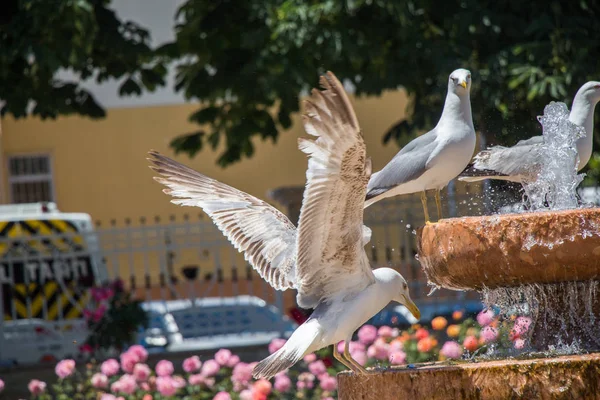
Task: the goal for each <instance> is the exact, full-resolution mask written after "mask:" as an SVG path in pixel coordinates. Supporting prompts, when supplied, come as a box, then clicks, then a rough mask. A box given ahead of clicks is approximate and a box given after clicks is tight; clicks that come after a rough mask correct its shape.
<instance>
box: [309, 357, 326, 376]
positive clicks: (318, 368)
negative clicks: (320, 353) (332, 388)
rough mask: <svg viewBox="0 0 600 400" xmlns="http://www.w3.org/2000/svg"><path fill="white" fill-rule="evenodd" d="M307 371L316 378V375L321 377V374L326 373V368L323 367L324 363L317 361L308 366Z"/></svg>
mask: <svg viewBox="0 0 600 400" xmlns="http://www.w3.org/2000/svg"><path fill="white" fill-rule="evenodd" d="M308 370H309V371H310V373H311V374H313V375H315V376H318V375H321V374H322V373H325V372H327V367H326V366H325V363H324V362H323V361H321V360H317V361H315V362H313V363H310V364H309V365H308Z"/></svg>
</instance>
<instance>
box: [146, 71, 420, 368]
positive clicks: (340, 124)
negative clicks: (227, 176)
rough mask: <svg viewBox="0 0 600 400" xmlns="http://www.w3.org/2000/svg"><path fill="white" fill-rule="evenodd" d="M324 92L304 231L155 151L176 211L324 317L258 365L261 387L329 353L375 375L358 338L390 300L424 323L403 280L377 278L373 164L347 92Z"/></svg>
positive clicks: (315, 105)
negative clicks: (202, 219) (210, 227)
mask: <svg viewBox="0 0 600 400" xmlns="http://www.w3.org/2000/svg"><path fill="white" fill-rule="evenodd" d="M320 83H321V85H322V86H323V87H324V90H323V91H319V90H316V89H313V91H312V96H311V98H310V100H307V101H306V107H305V110H306V111H305V114H304V115H303V123H304V127H305V130H306V132H307V133H308V134H310V135H312V136H316V140H309V139H300V140H299V143H298V146H299V148H300V150H301V151H303V152H304V153H306V154H308V155H309V161H308V170H307V172H306V177H307V183H306V189H305V191H304V199H303V202H302V209H301V212H300V220H299V223H298V229H296V228H295V227H294V225H293V224H292V223H291V222H290V221H289V220H288V218H287V217H286V216H285V215H283V214H282V213H281V212H280V211H278V210H277V209H276V208H274V207H272V206H270V205H269V204H267V203H265V202H264V201H262V200H259V199H257V198H255V197H253V196H251V195H249V194H247V193H244V192H241V191H239V190H237V189H234V188H232V187H231V186H228V185H225V184H223V183H221V182H218V181H216V180H214V179H211V178H209V177H207V176H204V175H202V174H200V173H199V172H196V171H194V170H192V169H190V168H188V167H186V166H184V165H182V164H180V163H178V162H176V161H174V160H171V159H169V158H167V157H165V156H163V155H160V154H159V153H157V152H155V151H151V152H150V158H149V160H150V161H151V162H152V164H153V166H152V167H151V168H152V169H153V170H155V171H156V172H158V173H159V174H160V175H162V177H157V178H155V179H156V180H157V181H158V182H160V183H162V184H163V185H165V186H167V187H168V189H164V192H165V193H167V194H169V195H171V196H173V197H176V198H177V199H175V200H172V202H173V203H175V204H179V205H184V206H197V207H201V208H202V209H203V210H204V211H205V212H206V213H207V214H208V215H209V216H210V217H211V218H212V219H213V221H214V223H215V224H216V225H217V227H218V228H219V229H220V230H221V231H222V232H223V233H224V234H225V235H226V236H227V238H228V239H229V240H230V241H231V242H232V243H233V245H234V246H235V247H236V248H237V249H238V250H239V251H240V252H242V253H243V254H244V256H245V258H246V260H247V261H248V262H249V263H250V264H251V265H252V266H253V267H254V268H255V269H256V271H257V272H258V273H259V274H260V276H261V277H262V278H263V279H265V280H266V281H267V282H268V283H269V284H270V285H271V286H273V287H274V288H275V289H277V290H286V289H291V288H293V289H296V290H297V291H298V294H297V296H296V300H297V302H298V304H299V305H300V307H303V308H314V312H313V313H312V315H311V316H310V318H309V319H308V320H307V321H306V322H304V323H303V324H302V325H300V326H299V327H298V329H296V331H294V333H293V334H292V335H291V337H290V338H289V340H288V341H287V342H286V344H285V345H284V346H283V347H282V348H281V349H279V350H278V351H276V352H275V353H273V354H272V355H270V356H269V357H267V358H266V359H264V360H262V361H261V362H259V363H258V364H257V365H256V367H255V368H254V372H253V374H254V376H255V377H256V378H270V377H272V376H274V375H276V374H277V373H279V372H280V371H283V370H285V369H287V368H289V367H291V366H292V365H294V364H295V363H296V362H298V361H299V360H300V359H302V358H303V357H304V356H305V355H306V354H310V353H312V352H314V351H317V350H319V349H321V348H323V347H326V346H329V345H334V346H333V354H334V356H335V357H336V359H338V360H339V361H340V362H341V363H343V364H344V365H345V366H346V367H348V368H350V369H351V370H353V371H355V372H361V373H366V372H367V371H366V370H365V368H364V367H362V366H361V365H360V364H359V363H358V362H357V361H356V360H354V359H353V358H352V356H351V355H350V352H349V343H350V340H351V338H352V335H353V333H354V331H355V330H356V329H358V328H359V327H360V326H361V325H362V324H364V323H365V322H366V321H367V320H368V319H369V318H371V317H372V316H373V315H375V314H376V313H377V312H379V311H380V310H381V309H383V308H384V307H385V306H386V305H387V304H388V303H389V302H390V301H397V302H399V303H401V304H403V305H405V306H406V307H407V308H408V309H409V311H410V312H411V313H412V314H413V315H414V316H415V317H416V318H417V319H418V318H420V312H419V309H418V308H417V306H416V305H415V304H414V303H413V301H412V300H411V298H410V295H409V289H408V285H407V283H406V280H405V279H404V278H403V277H402V275H400V274H399V273H398V272H396V271H395V270H393V269H391V268H377V269H375V270H372V269H371V266H370V264H369V260H368V259H367V255H366V253H365V250H364V245H365V244H366V243H367V242H368V241H369V236H370V230H369V229H368V228H366V227H364V226H363V207H364V201H365V200H364V199H365V194H366V192H367V182H368V180H369V176H370V174H371V163H370V159H368V158H367V154H366V146H365V143H364V141H363V137H362V133H361V131H360V127H359V125H358V120H357V118H356V115H355V114H354V110H353V108H352V105H351V104H350V101H349V99H348V97H347V96H346V93H345V91H344V88H343V86H342V85H341V83H340V82H339V81H338V80H337V78H336V77H335V76H334V75H333V74H332V73H330V72H328V73H327V74H326V75H325V76H322V77H321V80H320ZM340 341H345V349H344V352H343V355H342V354H340V353H338V351H337V346H336V345H337V343H339V342H340Z"/></svg>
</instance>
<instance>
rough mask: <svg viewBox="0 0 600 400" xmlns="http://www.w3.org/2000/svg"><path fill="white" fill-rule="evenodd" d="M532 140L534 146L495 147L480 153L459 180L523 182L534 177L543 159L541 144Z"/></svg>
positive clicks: (518, 144)
mask: <svg viewBox="0 0 600 400" xmlns="http://www.w3.org/2000/svg"><path fill="white" fill-rule="evenodd" d="M532 139H533V138H532ZM532 139H528V141H529V140H531V143H532V144H526V143H521V142H519V143H517V144H516V145H514V146H513V147H504V146H494V147H490V148H489V149H487V150H483V151H481V152H479V153H478V154H477V155H476V156H475V157H474V158H473V163H472V164H471V165H470V166H468V167H467V169H465V171H463V172H462V173H461V175H460V176H459V178H458V179H459V180H460V181H466V182H474V181H478V180H482V179H488V178H491V179H500V180H507V181H512V182H521V181H522V180H523V179H526V178H527V177H529V176H533V175H534V174H536V173H537V171H538V168H539V165H540V164H541V163H542V159H541V152H540V150H541V144H539V143H538V142H537V139H536V140H532Z"/></svg>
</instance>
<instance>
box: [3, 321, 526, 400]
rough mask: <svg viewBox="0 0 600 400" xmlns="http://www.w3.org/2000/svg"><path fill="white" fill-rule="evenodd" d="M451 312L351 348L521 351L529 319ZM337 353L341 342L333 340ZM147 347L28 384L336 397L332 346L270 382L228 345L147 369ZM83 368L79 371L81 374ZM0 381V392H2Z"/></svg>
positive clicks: (379, 359)
mask: <svg viewBox="0 0 600 400" xmlns="http://www.w3.org/2000/svg"><path fill="white" fill-rule="evenodd" d="M462 318H463V313H462V312H455V313H454V314H453V317H452V321H448V320H447V319H446V318H445V317H441V316H440V317H436V318H435V319H433V320H432V323H431V326H422V325H413V326H411V327H409V328H408V329H406V330H403V331H401V330H399V329H397V328H392V327H387V326H384V327H380V328H376V327H374V326H371V325H364V326H362V327H361V328H360V329H359V330H358V332H357V334H356V340H355V341H352V342H351V343H350V344H349V351H350V353H351V354H352V356H353V357H354V359H356V361H357V362H358V363H360V364H361V365H363V366H366V367H372V366H381V367H387V366H390V365H394V366H398V365H400V366H401V365H405V364H412V363H418V362H427V361H437V360H446V361H447V362H452V360H459V359H462V358H468V357H471V356H472V355H473V354H474V353H477V352H481V351H483V350H484V349H485V348H487V347H489V346H494V348H495V349H496V350H497V349H504V350H505V351H508V350H509V349H511V351H513V352H514V351H518V350H521V349H523V348H526V346H527V341H528V333H529V330H530V328H531V324H532V321H531V319H529V318H527V317H523V316H512V317H509V318H507V319H505V320H504V321H502V322H500V320H499V318H498V316H497V315H495V314H494V312H493V311H482V312H481V313H480V314H479V315H477V316H476V317H475V318H467V319H464V320H462ZM284 344H285V340H282V339H275V340H273V341H272V343H271V344H270V345H269V347H268V348H269V351H270V352H274V351H277V350H278V349H279V348H281V346H283V345H284ZM338 349H339V351H340V352H342V351H343V350H344V345H343V343H339V344H338ZM148 364H149V361H148V353H147V351H146V350H145V349H144V348H143V347H142V346H139V345H135V346H131V347H129V348H128V349H127V350H126V351H125V352H123V353H122V354H121V355H120V357H118V359H117V358H113V359H109V360H105V361H104V362H102V363H100V364H95V363H88V364H87V365H86V366H85V368H79V369H78V368H76V365H75V361H73V360H70V359H69V360H62V361H60V362H59V363H58V364H57V365H56V368H55V373H56V375H57V382H56V383H54V384H52V385H50V384H47V383H46V382H42V381H40V380H35V379H34V380H32V381H31V382H30V383H29V385H28V389H29V391H30V393H31V397H32V398H33V399H37V400H49V399H55V398H58V399H101V400H133V399H143V400H166V399H183V400H212V399H216V400H227V399H229V400H268V399H307V400H316V399H334V398H336V397H337V380H336V374H337V372H339V371H341V370H343V369H344V368H343V366H342V365H340V364H339V363H337V361H335V360H334V358H333V355H332V352H331V349H330V348H328V349H323V350H321V351H319V352H318V353H317V354H308V355H306V356H305V357H304V359H303V360H302V361H301V362H299V363H298V364H297V365H295V366H294V367H293V368H292V369H290V370H288V371H284V372H281V373H279V374H278V375H277V376H275V377H274V378H273V379H271V380H270V381H268V380H264V379H261V380H258V381H257V380H254V379H253V378H252V369H253V368H254V365H255V364H256V363H246V362H243V361H240V358H239V356H237V355H235V354H233V353H232V352H231V351H230V350H228V349H221V350H219V351H217V352H216V354H215V355H214V357H213V358H210V359H204V360H201V359H200V357H198V356H192V357H190V358H187V359H186V360H184V361H183V363H182V364H181V365H174V364H173V363H172V362H171V361H168V360H160V361H158V362H157V363H156V365H155V366H154V369H152V368H151V367H150V366H149V365H148ZM82 370H83V372H82ZM3 387H4V385H3V382H2V381H1V380H0V391H1V390H2V389H3Z"/></svg>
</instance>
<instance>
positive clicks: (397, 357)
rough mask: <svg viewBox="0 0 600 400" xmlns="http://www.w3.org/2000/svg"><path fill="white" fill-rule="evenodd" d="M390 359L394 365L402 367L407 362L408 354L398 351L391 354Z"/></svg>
mask: <svg viewBox="0 0 600 400" xmlns="http://www.w3.org/2000/svg"><path fill="white" fill-rule="evenodd" d="M388 359H389V361H390V364H392V365H401V364H404V363H405V362H406V353H405V352H403V351H402V350H396V351H394V352H391V353H390V355H389V357H388Z"/></svg>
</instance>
